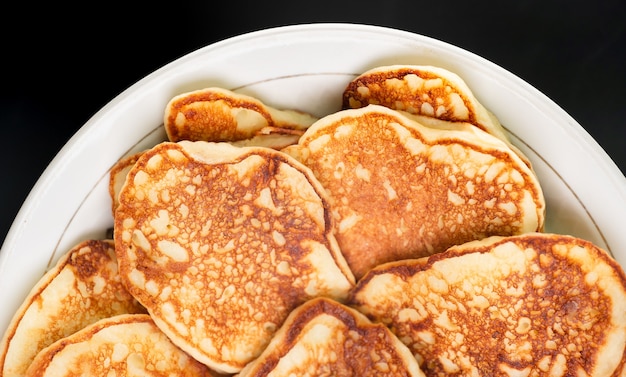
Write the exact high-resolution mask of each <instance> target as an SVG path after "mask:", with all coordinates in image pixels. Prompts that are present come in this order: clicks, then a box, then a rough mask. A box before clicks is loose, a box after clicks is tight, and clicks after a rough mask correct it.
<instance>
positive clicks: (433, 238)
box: [283, 105, 545, 279]
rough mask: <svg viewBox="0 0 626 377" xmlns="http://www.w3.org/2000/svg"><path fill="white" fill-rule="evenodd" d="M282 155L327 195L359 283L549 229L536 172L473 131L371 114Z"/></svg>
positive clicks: (339, 123) (336, 118) (378, 111)
mask: <svg viewBox="0 0 626 377" xmlns="http://www.w3.org/2000/svg"><path fill="white" fill-rule="evenodd" d="M283 151H285V152H286V153H288V154H290V155H292V156H293V157H295V158H296V159H298V160H299V161H301V162H302V163H303V164H305V165H306V166H308V167H309V168H310V169H311V170H312V171H313V173H314V174H315V176H316V177H317V178H318V180H319V181H320V183H321V184H322V185H323V186H324V188H325V189H326V190H327V192H328V194H329V197H330V205H331V209H332V215H333V218H334V220H335V221H336V222H337V224H338V225H337V234H336V237H337V241H338V243H339V246H340V248H341V250H342V252H343V253H344V255H345V257H346V260H347V261H348V264H349V265H350V268H351V269H352V271H353V273H354V275H355V277H356V278H357V279H359V278H360V277H362V276H363V275H364V274H365V273H366V272H367V271H368V270H369V269H371V268H372V267H374V266H376V265H378V264H380V263H384V262H390V261H393V260H399V259H405V258H417V257H422V256H427V255H431V254H433V253H437V252H441V251H444V250H446V249H447V248H448V247H450V246H452V245H456V244H461V243H464V242H467V241H471V240H475V239H482V238H485V237H487V236H492V235H502V236H507V235H514V234H521V233H527V232H531V231H539V230H542V229H543V222H544V212H545V201H544V197H543V193H542V190H541V187H540V185H539V182H538V180H537V178H536V176H535V175H534V174H533V172H532V171H531V169H530V168H529V167H528V166H527V165H526V164H525V163H524V162H523V161H522V160H521V159H520V157H519V156H518V155H517V154H516V153H515V152H514V151H512V150H511V149H510V148H509V147H508V146H507V145H506V144H505V143H504V142H503V141H502V140H500V139H498V138H496V137H494V136H492V135H490V134H488V133H486V132H484V131H481V130H480V129H478V128H476V127H473V126H471V125H468V124H466V125H465V127H462V125H461V124H459V125H457V126H456V127H455V129H436V128H430V127H425V126H423V125H421V124H420V123H417V122H415V121H414V120H413V119H410V118H408V117H407V116H405V115H404V113H401V112H399V111H395V110H392V109H389V108H387V107H383V106H379V105H369V106H367V107H364V108H360V109H351V110H343V111H339V112H337V113H334V114H331V115H329V116H326V117H324V118H322V119H320V120H319V121H318V122H316V123H315V124H313V125H312V126H311V127H310V128H309V129H308V130H307V131H306V132H305V134H304V135H303V136H302V137H301V138H300V141H299V142H298V144H297V145H293V146H289V147H287V148H285V149H283Z"/></svg>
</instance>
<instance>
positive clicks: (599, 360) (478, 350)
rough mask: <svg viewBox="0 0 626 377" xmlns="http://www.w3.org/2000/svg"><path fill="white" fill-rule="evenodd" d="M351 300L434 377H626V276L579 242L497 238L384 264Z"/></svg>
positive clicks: (558, 237)
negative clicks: (624, 375)
mask: <svg viewBox="0 0 626 377" xmlns="http://www.w3.org/2000/svg"><path fill="white" fill-rule="evenodd" d="M348 303H350V304H351V305H354V306H355V307H356V308H357V309H358V310H360V311H361V312H363V313H365V314H367V315H368V316H369V317H370V318H372V319H374V320H376V321H380V322H382V323H385V324H387V325H388V326H389V327H390V328H391V330H392V331H393V332H394V333H395V334H396V335H397V336H398V338H400V339H401V340H402V341H403V342H404V343H405V344H406V345H407V346H408V347H409V349H410V350H411V351H412V352H413V353H414V354H415V356H416V358H417V359H418V360H420V365H421V368H422V370H423V371H424V373H425V374H426V375H428V376H442V375H447V374H451V373H452V374H455V375H507V376H540V375H545V376H548V375H549V376H580V375H585V376H587V375H588V376H618V375H622V374H621V373H622V372H623V371H624V365H625V363H626V357H625V351H626V347H625V345H626V276H625V275H624V271H623V270H622V268H621V267H620V266H619V264H618V263H617V262H616V261H615V260H614V259H612V258H611V257H610V256H609V254H608V253H607V252H606V251H604V250H602V249H600V248H598V247H597V246H595V245H593V244H592V243H590V242H588V241H585V240H582V239H579V238H575V237H571V236H565V235H556V234H545V233H530V234H525V235H519V236H511V237H491V238H488V239H485V240H480V241H473V242H469V243H467V244H464V245H459V246H455V247H453V248H451V249H450V250H448V251H446V252H444V253H441V254H437V255H433V256H431V257H428V258H423V259H420V260H405V261H399V262H392V263H388V264H386V265H381V266H378V267H377V268H375V269H373V270H372V271H370V273H368V274H367V275H366V276H365V277H364V278H363V279H362V280H361V281H360V282H359V283H358V285H357V287H356V288H355V290H354V291H353V293H352V295H351V298H350V299H349V301H348Z"/></svg>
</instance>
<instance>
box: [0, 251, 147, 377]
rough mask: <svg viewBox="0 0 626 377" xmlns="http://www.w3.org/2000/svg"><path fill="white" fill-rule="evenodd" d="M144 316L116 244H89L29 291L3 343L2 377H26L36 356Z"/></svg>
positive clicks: (0, 353) (0, 354)
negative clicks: (98, 326) (86, 332)
mask: <svg viewBox="0 0 626 377" xmlns="http://www.w3.org/2000/svg"><path fill="white" fill-rule="evenodd" d="M124 313H145V309H144V308H143V307H142V306H141V305H140V304H139V303H138V302H137V301H136V300H135V299H134V298H133V296H131V295H130V293H128V291H126V288H124V286H123V285H122V282H121V280H120V276H119V274H118V268H117V259H116V257H115V250H114V244H113V241H112V240H86V241H83V242H80V243H79V244H77V245H76V246H74V247H73V248H72V249H71V250H69V251H68V252H67V253H66V254H65V255H64V256H62V257H61V258H60V259H59V261H58V262H57V263H56V265H55V266H54V267H53V268H52V269H50V270H49V271H48V272H46V274H45V275H44V276H43V277H42V278H41V279H40V280H39V281H38V282H37V284H36V285H35V286H34V287H33V288H32V289H31V291H30V292H29V294H28V296H27V297H26V299H25V300H24V302H23V303H22V305H21V306H20V308H19V309H18V311H17V312H16V313H15V315H14V316H13V318H12V320H11V323H10V324H9V327H8V328H7V330H6V332H5V334H4V336H3V339H2V342H0V376H5V377H10V376H22V375H23V374H24V372H25V371H26V368H27V367H28V365H29V364H30V363H31V361H32V360H33V358H34V357H35V355H36V354H37V352H39V351H40V350H41V349H43V348H44V347H46V346H48V345H50V344H52V343H53V342H55V341H56V340H58V339H61V338H64V337H66V336H68V335H70V334H72V333H74V332H76V331H78V330H80V329H82V328H83V327H85V326H87V325H89V324H91V323H93V322H96V321H97V320H99V319H101V318H106V317H109V316H112V315H116V314H124Z"/></svg>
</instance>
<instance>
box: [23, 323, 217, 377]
mask: <svg viewBox="0 0 626 377" xmlns="http://www.w3.org/2000/svg"><path fill="white" fill-rule="evenodd" d="M74 376H103V377H104V376H106V377H111V376H115V377H126V376H128V377H131V376H181V377H211V376H217V374H216V373H213V372H212V371H211V370H210V369H209V368H207V367H206V366H205V365H203V364H201V363H200V362H198V361H196V360H194V359H193V358H192V357H190V356H189V355H187V354H186V353H185V352H183V351H182V350H180V349H179V348H178V347H176V346H175V345H174V344H173V343H172V342H171V341H170V340H169V339H168V338H167V337H166V336H165V334H163V332H161V330H159V328H158V327H157V326H156V325H155V324H154V322H153V321H152V319H151V318H150V316H149V315H146V314H125V315H118V316H113V317H110V318H104V319H102V320H100V321H98V322H95V323H94V324H92V325H90V326H87V327H86V328H84V329H82V330H81V331H79V332H77V333H74V334H72V335H70V336H68V337H67V338H64V339H62V340H59V341H57V342H55V343H53V344H52V345H50V346H49V347H47V348H45V349H44V350H42V351H41V353H40V354H39V355H37V357H36V358H35V360H34V361H33V364H32V365H31V366H30V367H29V368H28V372H27V373H26V377H74Z"/></svg>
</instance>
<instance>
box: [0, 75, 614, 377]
mask: <svg viewBox="0 0 626 377" xmlns="http://www.w3.org/2000/svg"><path fill="white" fill-rule="evenodd" d="M164 126H165V128H166V131H167V135H168V139H169V140H167V141H164V142H162V143H160V144H158V145H156V146H154V147H153V148H150V149H148V150H146V151H142V152H140V153H137V154H134V155H131V156H127V157H125V158H123V159H121V160H120V161H119V163H118V164H117V165H116V166H115V167H114V168H113V169H112V170H111V181H110V193H111V199H112V201H113V204H112V207H113V213H114V218H115V224H114V233H113V238H114V240H105V241H91V244H92V245H108V249H107V250H109V251H108V254H107V255H109V257H110V258H109V259H108V262H106V263H105V262H102V263H103V264H101V265H93V266H91V267H90V269H89V270H90V271H103V272H98V273H93V274H92V275H96V276H94V277H91V278H90V279H89V280H86V279H85V278H81V279H78V278H76V277H73V278H71V279H70V280H68V279H69V278H64V279H62V278H61V277H60V276H61V275H62V274H61V272H60V271H62V270H63V269H64V267H63V266H64V263H65V262H63V261H61V262H60V263H59V265H58V267H56V268H55V269H54V270H53V271H54V272H50V273H49V274H48V275H47V276H46V277H45V278H44V279H43V280H42V283H40V284H39V285H38V286H37V287H36V288H35V289H33V291H32V292H31V295H30V296H29V298H28V299H27V301H26V302H25V304H24V305H23V308H21V309H20V311H19V312H18V313H17V314H16V316H15V318H14V320H13V323H12V325H11V326H10V328H9V331H7V333H6V334H5V336H4V338H3V342H2V344H0V346H1V347H0V371H1V372H0V376H1V375H4V376H44V375H57V376H58V375H68V376H69V375H75V374H80V373H79V371H81V372H87V371H89V372H90V373H93V374H96V375H107V373H116V375H118V376H119V375H134V373H136V372H138V371H143V372H146V373H156V371H158V372H159V373H163V374H167V373H174V374H182V373H183V371H184V373H185V374H184V375H222V374H235V375H239V376H242V377H243V376H268V375H273V376H292V375H311V376H312V375H359V376H360V375H376V376H379V375H390V376H424V375H426V376H438V375H445V374H455V375H472V376H476V375H507V376H513V375H514V376H538V375H554V376H565V375H574V374H576V375H597V376H612V375H620V373H622V371H623V370H626V368H625V364H626V346H625V345H626V277H625V275H624V272H623V270H622V268H621V267H620V266H619V265H618V264H617V263H616V262H615V261H614V260H613V259H612V258H611V257H610V255H609V254H608V253H607V252H606V251H604V250H602V249H600V248H598V247H597V246H595V245H593V244H591V243H589V242H587V241H584V240H581V239H579V238H575V237H571V236H567V235H556V234H548V233H543V226H544V218H545V202H544V197H543V193H542V190H541V186H540V183H539V181H538V179H537V177H536V175H535V173H534V171H533V169H532V165H531V164H530V161H529V160H528V159H527V158H526V157H525V156H524V155H523V154H522V153H521V152H520V150H518V149H517V148H516V147H515V146H513V145H512V144H511V143H510V141H509V140H508V138H507V136H506V133H505V131H504V128H503V127H502V126H501V125H500V123H499V122H498V120H497V118H496V117H495V116H494V115H493V114H492V113H491V112H489V111H488V110H487V109H485V108H484V107H483V106H482V105H481V104H480V103H479V102H478V100H477V99H476V98H475V97H474V96H473V94H472V92H471V91H470V90H469V88H468V87H467V85H466V84H465V83H464V82H463V80H462V79H461V78H460V77H458V76H456V75H455V74H453V73H452V72H449V71H447V70H444V69H441V68H439V67H431V66H385V67H378V68H375V69H372V70H371V71H367V72H364V73H363V74H362V75H360V76H358V77H357V78H355V79H354V80H353V81H352V82H350V83H349V84H348V85H347V87H346V89H345V91H344V93H343V108H342V109H341V110H339V111H337V112H335V113H333V114H329V115H327V116H324V117H322V118H319V119H317V118H315V117H314V116H312V115H309V114H306V113H302V112H299V111H294V110H282V109H275V108H272V107H270V106H267V105H265V104H264V103H262V102H261V101H260V100H258V99H256V98H253V97H249V96H245V95H241V94H237V93H234V92H230V91H228V90H225V89H223V88H207V89H203V90H198V91H194V92H189V93H183V94H181V95H178V96H176V97H174V98H173V99H172V100H171V101H170V102H169V103H168V105H167V107H166V109H165V115H164ZM113 244H114V247H113ZM100 247H102V246H100ZM77 248H78V249H80V247H77ZM113 250H114V252H113ZM75 253H76V251H70V252H69V253H68V257H67V258H70V257H69V256H70V255H74V254H75ZM111 261H114V262H113V265H111V263H112V262H111ZM103 266H110V268H109V270H106V269H104V267H103ZM112 266H114V267H115V268H112ZM104 271H109V272H107V273H106V274H104ZM75 275H76V273H74V275H73V276H75ZM57 280H59V281H64V283H63V284H61V283H58V284H52V283H51V281H57ZM61 286H63V287H64V288H62V289H64V290H65V291H69V292H71V293H72V295H73V296H76V297H79V296H80V297H82V300H76V299H74V300H72V301H71V302H72V303H73V304H72V305H71V306H70V307H69V309H66V312H70V311H72V312H76V313H80V312H81V311H83V310H86V309H85V307H90V305H91V307H93V305H95V307H96V308H100V307H103V306H105V307H106V306H109V307H110V308H115V309H116V310H109V311H104V310H102V309H100V310H97V311H96V312H95V313H94V315H91V316H89V318H85V319H82V320H80V321H78V320H76V321H69V320H67V319H66V320H65V321H62V322H59V323H57V327H58V328H59V329H65V330H64V332H60V330H55V331H54V332H52V331H50V332H47V331H45V330H43V328H45V326H48V325H47V323H50V321H51V320H50V318H58V317H59V314H58V313H59V311H60V310H59V309H58V305H56V306H55V305H54V304H50V303H47V302H48V300H47V299H45V297H46V296H51V297H57V296H58V295H60V293H59V292H60V289H61V288H59V287H61ZM42 287H49V288H45V289H44V288H42ZM54 287H57V288H54ZM107 287H111V288H107ZM109 290H111V291H114V292H117V293H116V294H114V295H113V296H110V295H109V296H103V295H102V294H101V293H102V292H106V291H109ZM48 291H49V292H48ZM111 297H113V298H111ZM37 308H38V309H37ZM31 313H32V314H31ZM96 314H98V315H96ZM77 318H78V317H77ZM70 322H72V323H70ZM44 323H46V325H44ZM28 334H38V335H37V340H36V341H32V342H31V341H30V340H29V339H31V338H28V337H29V336H31V335H28ZM25 350H28V351H27V352H26V351H25ZM12 355H22V357H21V358H19V360H18V359H15V358H14V357H15V356H12ZM15 360H18V361H15ZM103 360H106V362H105V363H104V364H102V363H103ZM96 365H97V367H96Z"/></svg>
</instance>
